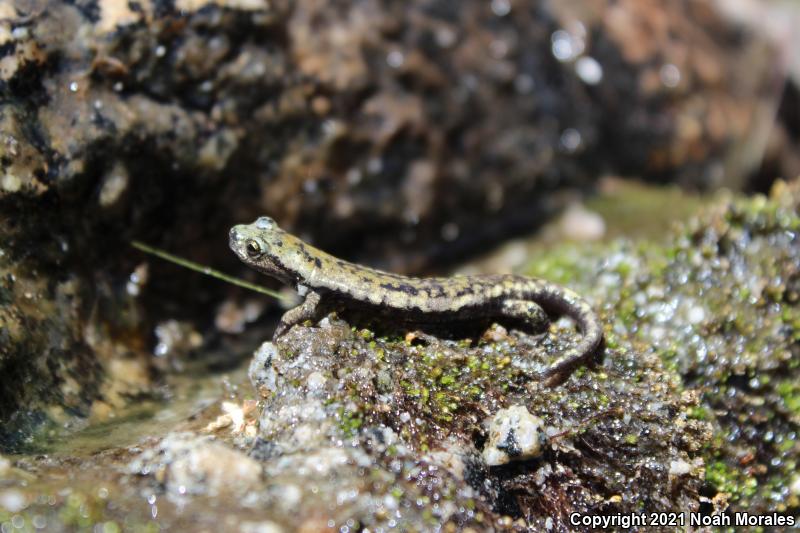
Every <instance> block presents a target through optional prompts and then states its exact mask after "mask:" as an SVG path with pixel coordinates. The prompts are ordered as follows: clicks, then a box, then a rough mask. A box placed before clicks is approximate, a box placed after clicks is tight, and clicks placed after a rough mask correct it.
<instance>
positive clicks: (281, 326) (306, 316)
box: [272, 291, 321, 339]
mask: <svg viewBox="0 0 800 533" xmlns="http://www.w3.org/2000/svg"><path fill="white" fill-rule="evenodd" d="M319 302H320V296H319V293H316V292H313V291H312V292H309V293H308V294H306V299H305V300H303V303H301V304H300V305H298V306H297V307H293V308H291V309H289V310H288V311H286V312H285V313H284V314H283V316H282V317H281V321H280V322H278V327H276V328H275V333H273V334H272V338H273V339H277V338H278V337H281V336H282V335H284V334H285V333H286V332H287V331H289V330H290V329H291V327H292V326H294V325H295V324H300V323H302V322H305V321H306V320H314V319H315V318H317V317H318V315H319V313H320V309H321V306H320V305H319Z"/></svg>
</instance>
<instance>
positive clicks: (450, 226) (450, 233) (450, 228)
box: [442, 222, 460, 241]
mask: <svg viewBox="0 0 800 533" xmlns="http://www.w3.org/2000/svg"><path fill="white" fill-rule="evenodd" d="M459 233H460V230H459V227H458V224H456V223H455V222H448V223H447V224H445V225H444V226H442V238H443V239H444V240H446V241H454V240H456V239H457V238H458V234H459Z"/></svg>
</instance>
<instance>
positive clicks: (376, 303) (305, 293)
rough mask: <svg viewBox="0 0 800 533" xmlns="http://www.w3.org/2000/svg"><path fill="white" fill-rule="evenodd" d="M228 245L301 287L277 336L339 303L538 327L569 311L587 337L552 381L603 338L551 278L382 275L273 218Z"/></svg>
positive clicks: (588, 313) (588, 312) (235, 235)
mask: <svg viewBox="0 0 800 533" xmlns="http://www.w3.org/2000/svg"><path fill="white" fill-rule="evenodd" d="M230 247H231V250H233V251H234V252H235V253H236V255H237V256H238V257H239V259H241V260H242V261H243V262H244V263H246V264H248V265H250V266H251V267H253V268H255V269H256V270H258V271H260V272H263V273H265V274H267V275H269V276H272V277H274V278H277V279H278V280H280V281H282V282H284V283H286V284H288V285H291V286H293V287H297V290H298V292H299V293H300V295H301V296H302V297H304V298H305V300H304V302H303V303H302V304H300V305H299V306H297V307H295V308H294V309H291V310H289V311H288V312H287V313H286V314H285V315H284V316H283V318H282V319H281V322H280V324H279V325H278V328H277V329H276V331H275V337H278V336H280V335H282V334H283V333H285V332H286V331H287V330H288V329H289V328H290V327H291V326H293V325H295V324H297V323H300V322H303V321H305V320H309V319H318V318H321V316H322V314H323V312H325V311H326V310H327V309H329V308H330V306H331V305H332V304H333V303H334V302H335V303H337V304H339V305H345V306H348V307H358V308H368V309H369V310H371V311H375V312H377V313H381V314H387V313H388V314H391V316H392V317H393V319H396V320H397V321H402V322H408V323H417V324H448V323H454V322H465V321H481V320H483V321H486V320H497V321H502V320H503V319H506V320H513V321H523V322H526V323H527V324H528V325H530V326H532V327H541V326H542V325H546V324H547V321H548V320H549V318H548V317H549V316H559V315H567V316H570V317H571V318H573V319H574V320H575V321H576V322H577V323H578V326H579V327H580V329H581V332H582V334H583V338H582V339H581V341H580V342H579V343H578V345H577V346H575V347H574V348H573V349H571V350H568V351H566V352H565V353H564V354H563V355H562V356H561V357H560V358H559V359H558V360H557V361H556V362H555V363H554V364H553V365H551V366H550V367H549V368H548V369H547V370H546V371H545V372H544V376H545V377H548V378H552V377H565V376H566V375H568V372H569V371H570V370H572V369H573V368H575V367H576V366H577V365H579V364H581V363H582V362H584V360H585V359H586V358H587V357H589V356H591V355H592V354H593V353H594V352H595V351H596V350H597V348H598V346H599V345H600V343H601V341H602V330H601V327H600V324H599V323H598V320H597V316H596V315H595V314H594V312H593V311H592V309H591V308H590V307H589V305H588V304H587V303H586V302H585V301H584V300H583V299H582V298H581V297H580V296H578V294H576V293H575V292H573V291H571V290H569V289H567V288H564V287H561V286H559V285H556V284H554V283H550V282H548V281H543V280H539V279H533V278H527V277H523V276H513V275H495V276H455V277H450V278H411V277H406V276H400V275H398V274H391V273H388V272H381V271H380V270H375V269H372V268H368V267H364V266H360V265H356V264H353V263H349V262H347V261H343V260H341V259H337V258H336V257H333V256H332V255H330V254H327V253H325V252H323V251H322V250H318V249H317V248H314V247H313V246H311V245H309V244H306V243H305V242H303V241H301V240H300V239H298V238H297V237H295V236H294V235H291V234H289V233H286V232H285V231H283V230H282V229H280V228H279V227H278V226H277V224H275V221H274V220H272V219H271V218H268V217H261V218H259V219H258V220H256V221H255V222H254V223H253V224H243V225H238V226H235V227H233V228H231V231H230ZM559 381H560V380H559Z"/></svg>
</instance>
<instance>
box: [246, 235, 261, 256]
mask: <svg viewBox="0 0 800 533" xmlns="http://www.w3.org/2000/svg"><path fill="white" fill-rule="evenodd" d="M244 249H245V251H246V252H247V257H250V258H252V259H255V258H256V257H258V256H260V255H261V254H263V253H264V251H263V250H262V249H261V245H260V244H259V243H258V241H257V240H255V239H250V240H249V241H247V243H246V244H245V245H244Z"/></svg>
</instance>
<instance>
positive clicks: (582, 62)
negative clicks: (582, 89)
mask: <svg viewBox="0 0 800 533" xmlns="http://www.w3.org/2000/svg"><path fill="white" fill-rule="evenodd" d="M575 72H576V73H577V74H578V77H579V78H580V79H581V80H582V81H583V82H584V83H586V84H588V85H597V84H598V83H600V81H602V79H603V67H602V66H600V63H598V62H597V60H596V59H595V58H593V57H589V56H584V57H581V58H580V59H578V61H577V62H575Z"/></svg>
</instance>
